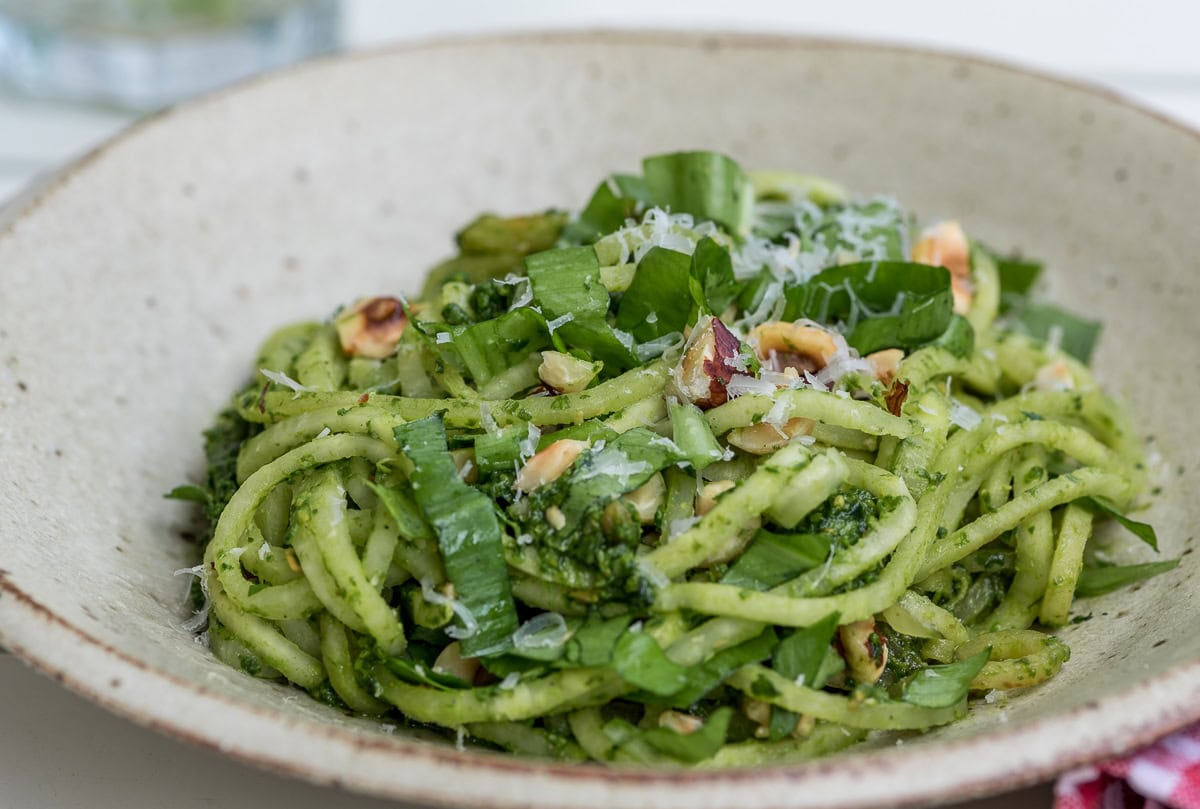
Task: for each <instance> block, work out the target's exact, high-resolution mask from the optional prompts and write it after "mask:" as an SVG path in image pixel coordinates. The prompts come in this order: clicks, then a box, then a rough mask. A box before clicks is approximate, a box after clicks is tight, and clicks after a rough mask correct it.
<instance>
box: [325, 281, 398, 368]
mask: <svg viewBox="0 0 1200 809" xmlns="http://www.w3.org/2000/svg"><path fill="white" fill-rule="evenodd" d="M407 325H408V318H407V317H406V316H405V314H404V306H403V303H402V302H401V300H400V299H399V298H393V297H389V296H381V297H378V298H366V299H364V300H361V301H359V302H358V303H357V304H355V305H354V307H353V308H352V309H350V310H348V311H346V312H343V313H342V314H340V315H338V318H337V320H336V321H335V322H334V328H335V329H336V330H337V335H338V342H339V343H341V346H342V351H343V352H344V353H345V354H346V356H349V357H366V358H368V359H377V360H381V359H386V358H387V357H390V356H391V355H392V354H393V353H394V352H395V350H396V343H398V342H400V337H401V335H403V334H404V328H405V326H407Z"/></svg>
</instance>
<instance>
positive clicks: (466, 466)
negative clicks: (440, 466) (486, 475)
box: [450, 447, 479, 483]
mask: <svg viewBox="0 0 1200 809" xmlns="http://www.w3.org/2000/svg"><path fill="white" fill-rule="evenodd" d="M450 457H451V458H453V459H454V465H455V466H456V467H457V468H458V476H459V477H460V478H462V479H463V480H464V481H466V482H467V483H474V482H475V481H476V480H478V479H479V470H478V469H476V468H475V450H473V449H471V448H469V447H465V448H463V449H456V450H451V452H450Z"/></svg>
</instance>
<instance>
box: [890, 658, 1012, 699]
mask: <svg viewBox="0 0 1200 809" xmlns="http://www.w3.org/2000/svg"><path fill="white" fill-rule="evenodd" d="M991 654H992V650H991V648H990V647H989V648H987V649H984V650H983V651H982V652H980V653H979V654H977V655H973V656H971V657H968V658H967V659H966V660H959V661H958V662H956V663H946V664H944V665H940V666H929V667H927V668H923V669H921V670H920V671H918V672H917V673H916V674H914V675H912V677H911V678H910V679H909V680H908V682H907V683H905V685H904V692H903V693H902V694H901V695H900V699H902V700H904V701H905V702H910V703H912V704H913V705H920V706H922V707H924V708H949V707H951V706H953V705H957V704H958V703H959V702H961V701H962V700H964V699H966V696H967V691H969V690H970V686H971V681H972V680H974V679H975V675H976V674H978V673H979V672H980V671H981V670H982V669H983V667H984V665H985V664H986V663H987V662H988V658H989V657H991Z"/></svg>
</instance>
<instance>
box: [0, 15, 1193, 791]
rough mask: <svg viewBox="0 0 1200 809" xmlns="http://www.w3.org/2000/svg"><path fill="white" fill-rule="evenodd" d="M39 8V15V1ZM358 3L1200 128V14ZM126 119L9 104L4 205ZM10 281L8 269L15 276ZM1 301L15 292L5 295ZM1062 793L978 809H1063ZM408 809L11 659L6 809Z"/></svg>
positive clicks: (410, 25) (388, 34) (358, 32)
mask: <svg viewBox="0 0 1200 809" xmlns="http://www.w3.org/2000/svg"><path fill="white" fill-rule="evenodd" d="M35 1H36V0H29V2H35ZM684 6H685V4H684V3H682V2H681V3H678V4H669V3H663V2H649V0H642V1H641V2H639V1H638V0H605V2H601V3H582V2H571V1H570V0H520V1H519V2H499V1H496V2H465V0H439V2H432V3H429V2H419V3H418V2H408V0H346V7H345V19H344V34H345V41H346V42H347V44H348V45H349V46H351V47H361V46H369V47H374V46H379V45H383V44H386V43H388V42H394V41H402V40H405V39H413V38H429V37H436V36H442V35H448V34H450V35H460V34H463V33H481V32H496V31H507V30H528V29H561V28H581V27H582V28H589V27H591V28H595V27H604V28H623V27H654V28H665V29H669V28H680V27H689V28H703V29H708V30H717V31H721V30H742V31H773V32H789V33H804V34H812V35H830V36H843V37H847V36H848V37H854V38H859V39H873V40H882V41H889V42H902V43H909V44H918V45H931V46H935V47H941V48H949V49H953V50H957V51H963V52H970V53H976V54H982V55H987V56H991V57H994V58H999V59H1003V60H1006V61H1012V62H1016V63H1020V64H1024V65H1026V66H1029V67H1034V68H1040V69H1042V70H1046V71H1049V72H1052V73H1056V74H1060V75H1064V76H1069V77H1074V78H1077V79H1084V80H1087V81H1091V82H1094V83H1097V84H1100V85H1104V86H1107V87H1109V88H1112V89H1116V90H1118V91H1119V92H1121V93H1123V94H1125V95H1127V96H1129V97H1131V98H1133V99H1135V100H1137V101H1139V102H1141V103H1143V104H1145V105H1147V106H1150V107H1152V108H1154V109H1156V110H1158V111H1160V112H1164V113H1166V114H1168V115H1171V116H1173V117H1175V118H1177V119H1179V120H1181V121H1184V122H1187V123H1190V124H1191V125H1192V126H1195V127H1200V46H1198V45H1197V38H1196V31H1197V30H1198V29H1200V5H1196V4H1191V3H1185V2H1171V1H1170V0H1141V2H1138V3H1136V4H1134V3H1131V2H1117V0H1091V1H1090V2H1085V0H1058V2H1052V0H1008V1H1007V2H1005V3H989V4H978V3H970V2H962V0H924V1H922V0H910V2H895V0H872V1H871V2H828V1H827V2H821V3H816V2H799V1H797V2H784V1H783V0H779V1H777V2H770V1H769V0H691V2H688V3H686V8H687V11H686V13H685V12H682V11H677V10H675V9H676V8H677V7H684ZM129 121H130V118H129V117H128V116H125V115H121V114H116V113H112V112H96V111H86V110H79V109H71V108H62V107H56V106H53V105H48V104H39V103H33V102H29V101H22V100H17V99H14V98H11V97H6V96H5V95H3V93H2V92H0V201H3V200H4V199H5V198H7V197H8V196H10V195H11V194H13V193H14V192H16V191H17V190H18V189H19V188H20V187H22V186H23V185H24V184H25V183H27V182H29V181H30V180H31V179H32V178H34V177H35V176H37V175H38V174H39V173H40V172H43V171H47V170H50V169H52V168H54V167H55V166H58V165H60V164H61V163H62V162H63V161H65V160H68V159H70V158H71V157H72V156H74V155H77V154H79V153H81V152H83V151H85V150H87V149H88V148H90V147H91V146H94V145H95V144H96V143H98V142H99V141H101V140H103V139H104V138H106V137H108V136H109V135H111V134H113V133H114V132H116V131H118V130H119V129H121V128H122V127H123V126H125V125H126V124H127V123H128V122H129ZM0 272H2V268H0ZM0 294H2V286H0ZM1050 800H1051V793H1050V789H1049V787H1046V786H1043V787H1039V788H1035V789H1033V790H1027V791H1024V792H1021V793H1017V794H1014V795H1012V796H1009V797H1007V798H1002V799H997V800H993V801H988V802H982V803H974V804H971V805H970V806H971V807H972V809H982V807H984V806H987V807H990V809H999V807H1001V806H1014V807H1016V806H1022V807H1025V806H1038V805H1041V806H1048V805H1049V803H1050ZM251 805H252V806H256V807H259V809H284V807H287V809H310V808H311V809H316V808H317V807H321V809H330V808H331V807H342V808H344V809H368V807H376V808H381V807H384V806H395V804H386V803H383V802H380V801H373V800H369V799H365V798H359V797H355V796H350V795H345V794H343V793H339V792H334V791H332V790H326V789H320V788H316V787H310V786H307V785H305V784H301V783H299V782H293V781H286V780H283V779H280V778H276V777H275V776H271V775H267V774H263V773H259V772H256V771H252V770H249V769H246V768H244V767H242V766H241V765H238V764H235V763H232V762H230V761H227V760H225V759H222V758H220V757H218V756H216V755H215V754H212V753H209V752H205V751H197V750H193V749H191V748H188V747H185V746H184V745H182V744H180V743H177V742H174V741H170V740H166V739H163V738H161V737H159V736H157V735H155V734H152V733H150V732H149V731H145V730H141V729H139V728H136V727H134V726H132V725H129V724H128V723H126V722H124V721H122V720H119V719H116V718H115V717H112V716H109V715H108V714H106V713H104V712H102V711H100V710H99V709H97V708H94V707H92V706H91V705H89V704H87V703H85V702H83V701H82V700H80V699H79V698H77V697H75V696H73V695H69V694H66V693H65V692H63V691H62V690H61V689H60V688H59V687H58V686H56V685H54V684H53V683H51V682H50V681H48V680H44V679H42V678H40V677H39V676H37V675H35V674H33V673H32V672H30V671H28V670H26V669H25V668H24V667H23V666H22V665H21V664H20V663H19V662H18V661H17V660H15V659H14V658H13V657H11V656H8V655H0V809H74V808H75V807H89V809H90V808H93V807H94V809H110V808H111V809H118V807H119V808H120V809H130V807H134V808H135V809H136V807H143V806H144V807H151V806H153V807H160V806H163V807H165V806H171V807H179V808H180V809H200V807H224V806H251Z"/></svg>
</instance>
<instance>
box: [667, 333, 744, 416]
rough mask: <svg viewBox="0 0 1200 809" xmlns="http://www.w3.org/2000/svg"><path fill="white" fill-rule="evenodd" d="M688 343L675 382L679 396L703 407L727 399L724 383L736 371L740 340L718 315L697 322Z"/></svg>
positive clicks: (706, 407)
mask: <svg viewBox="0 0 1200 809" xmlns="http://www.w3.org/2000/svg"><path fill="white" fill-rule="evenodd" d="M696 326H697V329H696V331H695V332H694V333H693V335H692V340H691V345H690V346H689V348H688V350H687V351H686V352H685V353H684V355H683V359H682V360H680V361H679V368H678V371H677V373H676V378H675V382H676V385H677V386H678V388H679V392H680V393H681V394H682V396H683V398H685V399H687V400H688V401H689V402H691V403H692V404H694V405H696V406H697V407H699V408H701V409H703V410H707V409H708V408H710V407H717V406H718V405H723V404H725V403H726V402H727V401H729V393H728V391H726V390H725V386H726V385H728V384H729V380H731V379H733V375H734V374H735V373H737V372H738V369H737V367H736V366H735V363H736V362H737V357H738V354H739V353H740V351H741V343H739V342H738V339H737V337H735V336H734V335H733V332H731V331H730V330H729V329H727V328H726V327H725V324H724V323H722V322H721V321H720V320H719V319H718V318H715V317H713V318H709V319H708V320H707V321H706V322H703V323H702V324H701V323H697V324H696Z"/></svg>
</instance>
